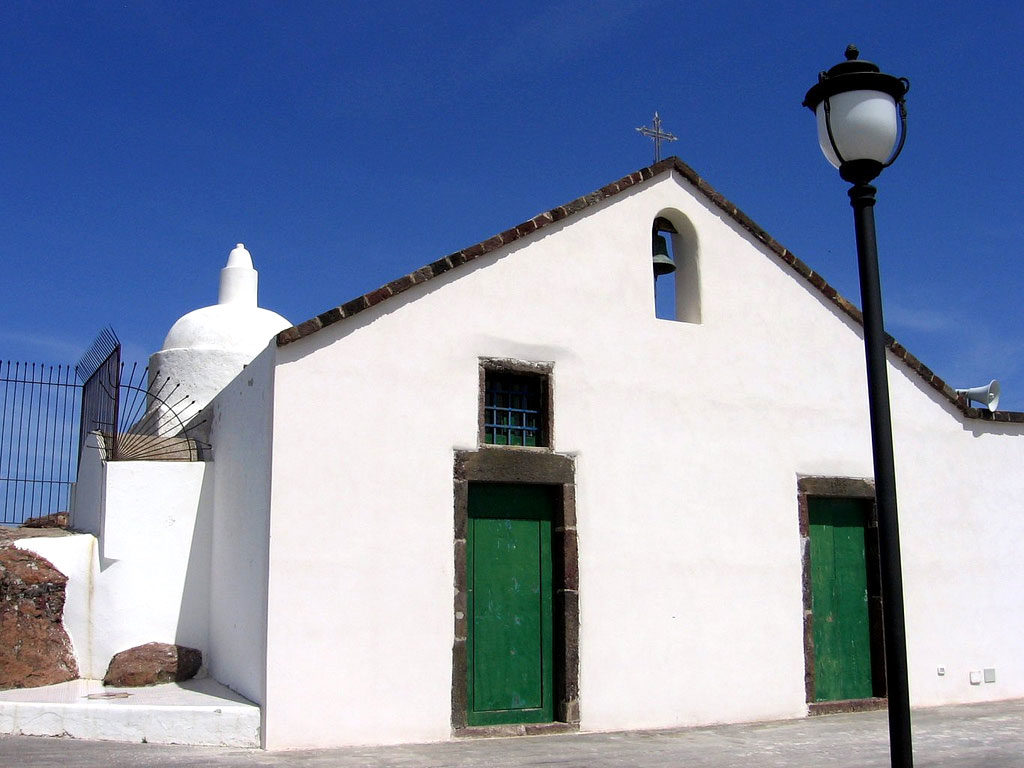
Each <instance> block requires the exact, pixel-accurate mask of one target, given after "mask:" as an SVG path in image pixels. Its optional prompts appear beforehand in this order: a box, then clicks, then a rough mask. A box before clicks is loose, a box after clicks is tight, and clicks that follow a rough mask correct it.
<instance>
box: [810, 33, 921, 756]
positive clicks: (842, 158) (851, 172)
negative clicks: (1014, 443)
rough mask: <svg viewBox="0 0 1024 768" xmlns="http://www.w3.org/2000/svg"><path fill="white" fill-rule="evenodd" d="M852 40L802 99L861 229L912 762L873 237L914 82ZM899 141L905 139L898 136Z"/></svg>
mask: <svg viewBox="0 0 1024 768" xmlns="http://www.w3.org/2000/svg"><path fill="white" fill-rule="evenodd" d="M859 55H860V52H859V51H858V50H857V49H856V47H854V46H852V45H851V46H848V47H847V49H846V61H844V62H841V63H839V64H836V65H835V66H834V67H832V68H831V69H829V70H828V71H827V72H822V73H821V74H820V75H818V82H817V83H816V84H815V85H814V86H813V87H812V88H811V89H810V90H809V91H808V92H807V96H806V97H805V98H804V106H805V107H808V108H810V109H811V110H812V111H813V112H814V113H815V115H816V116H817V120H818V142H819V143H820V144H821V151H822V152H823V153H824V154H825V157H826V158H827V159H828V161H829V162H830V163H832V165H834V166H835V167H836V168H838V169H839V175H840V176H841V177H842V178H843V179H844V180H846V181H848V182H850V183H851V184H852V185H853V186H852V187H851V188H850V190H849V192H848V194H849V196H850V204H851V205H852V206H853V212H854V224H855V228H856V234H857V262H858V265H859V269H860V294H861V303H862V304H863V316H864V353H865V358H866V361H867V374H868V376H867V378H868V405H869V410H870V416H871V446H872V458H873V461H874V471H875V503H876V505H877V508H878V539H879V549H880V554H881V558H880V560H881V571H882V573H881V577H882V629H883V634H884V638H885V639H884V644H885V682H886V695H887V697H888V706H889V755H890V759H891V761H892V765H893V766H894V768H895V767H897V766H898V768H912V766H913V764H914V756H913V748H912V744H911V735H910V692H909V688H908V684H907V637H906V629H905V626H904V620H903V576H902V571H901V566H900V535H899V525H898V523H897V514H896V470H895V467H894V461H893V450H892V420H891V417H890V413H889V379H888V374H887V372H886V368H885V348H886V343H885V328H884V325H883V322H882V292H881V286H880V283H879V278H878V249H877V247H876V244H875V213H874V205H875V192H876V191H877V190H876V189H875V188H874V187H873V186H871V184H870V183H869V182H871V181H873V180H874V179H875V178H876V177H877V176H878V174H880V173H881V172H882V170H883V169H885V168H887V167H889V166H890V165H892V162H893V161H894V160H895V159H896V157H897V156H898V155H899V153H900V150H902V149H903V140H904V138H905V137H906V120H907V112H906V107H905V106H904V100H903V99H904V96H905V95H906V93H907V88H908V87H909V85H910V84H909V83H908V82H907V80H906V78H899V77H893V76H892V75H886V74H884V73H882V72H881V71H879V69H878V66H877V65H875V64H872V63H871V62H869V61H861V60H859V59H858V58H857V57H858V56H859ZM897 141H898V142H899V143H897Z"/></svg>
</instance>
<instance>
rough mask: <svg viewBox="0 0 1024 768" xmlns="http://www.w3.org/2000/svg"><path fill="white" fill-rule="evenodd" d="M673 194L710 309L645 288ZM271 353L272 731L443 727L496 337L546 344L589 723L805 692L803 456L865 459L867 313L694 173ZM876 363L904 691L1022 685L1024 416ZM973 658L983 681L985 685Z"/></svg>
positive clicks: (823, 461)
mask: <svg viewBox="0 0 1024 768" xmlns="http://www.w3.org/2000/svg"><path fill="white" fill-rule="evenodd" d="M668 209H672V210H675V211H677V212H679V213H681V214H682V215H684V216H686V217H688V219H689V221H690V222H691V223H692V224H693V227H694V229H695V231H696V233H697V237H698V238H699V245H698V251H699V272H700V275H701V314H702V322H701V323H700V324H688V323H676V322H671V321H659V320H656V319H655V318H654V310H653V303H654V302H653V290H652V280H651V266H650V227H651V221H652V220H653V218H654V217H655V216H656V215H659V214H661V213H664V212H665V211H666V210H668ZM673 215H676V214H673ZM277 355H278V358H277V359H278V365H277V368H276V373H275V377H274V393H275V397H274V429H273V462H272V464H273V485H272V492H271V500H272V501H271V520H270V529H269V533H270V570H271V578H270V583H269V592H268V611H269V616H270V623H269V628H268V635H267V670H268V671H267V691H266V696H267V698H266V703H267V707H266V712H265V718H266V721H265V729H266V730H265V737H266V740H267V746H269V747H271V748H286V747H301V746H310V745H327V744H356V743H368V742H400V741H426V740H437V739H446V738H449V737H450V729H451V726H450V720H451V709H450V707H451V684H452V680H451V659H452V642H453V619H452V599H453V592H454V588H453V582H454V564H453V560H454V558H453V541H452V540H453V531H452V526H453V490H452V486H453V484H452V459H453V449H459V448H465V449H472V448H475V447H476V445H477V402H478V401H477V398H478V388H479V382H478V359H479V358H480V357H507V358H518V359H524V360H532V361H550V362H553V364H554V373H553V375H552V386H553V392H554V430H553V431H554V449H555V450H556V451H558V452H560V453H568V454H572V455H574V457H575V461H576V503H577V517H578V537H579V566H580V576H579V580H580V621H581V626H580V649H579V650H580V706H581V715H582V722H581V726H582V727H583V728H584V729H618V728H655V727H665V726H678V725H693V724H702V723H713V722H723V721H743V720H755V719H772V718H785V717H797V716H801V715H803V714H804V713H805V712H806V704H805V700H804V698H805V693H804V656H803V654H804V648H803V624H802V597H801V568H802V565H801V547H800V537H799V530H798V516H797V501H796V497H797V478H798V476H800V475H828V476H842V477H857V478H864V477H870V475H871V458H870V444H869V432H868V423H867V408H866V388H865V384H864V363H863V347H862V343H861V340H860V336H859V328H858V327H857V326H856V325H855V324H853V323H852V321H850V320H849V319H848V318H847V317H845V316H844V315H842V314H841V313H839V312H838V311H837V310H836V309H835V308H834V307H832V306H831V305H830V304H829V303H828V302H827V301H826V300H825V299H824V298H823V297H821V295H820V294H818V293H817V292H816V291H815V290H814V289H813V288H811V287H810V286H809V285H808V284H806V283H805V282H804V281H802V280H801V279H798V278H796V277H795V276H794V275H793V273H792V272H791V271H790V270H789V268H788V267H787V266H785V265H784V264H782V263H781V262H780V261H779V260H777V259H776V258H775V257H774V256H771V255H768V254H767V253H766V251H765V249H763V248H762V247H761V246H760V245H759V244H757V243H756V242H755V241H753V239H752V238H751V237H750V236H749V234H748V233H746V232H745V231H744V230H742V229H741V228H740V227H738V226H737V225H736V224H735V223H734V222H733V221H732V220H731V219H728V218H727V217H725V216H724V215H723V214H722V213H721V212H720V211H718V210H717V209H712V208H709V207H708V205H707V204H706V203H705V202H704V200H703V198H701V197H699V196H695V195H693V194H691V192H690V188H689V187H688V184H687V183H686V182H685V181H682V180H680V179H678V177H672V178H670V177H669V176H668V175H667V174H666V175H664V176H661V177H659V178H658V179H655V180H652V181H650V182H647V183H645V184H644V185H642V186H641V187H640V188H634V189H633V190H631V191H630V192H627V193H623V194H620V195H618V196H617V197H615V198H614V199H613V200H612V201H610V202H609V201H606V202H605V203H603V204H600V205H597V206H593V207H591V208H589V209H587V211H585V212H584V214H583V215H581V216H578V217H575V218H573V219H570V220H569V222H568V223H566V222H564V221H563V222H560V223H558V224H554V225H551V226H548V227H546V228H544V229H543V230H541V231H539V232H538V233H535V234H534V235H531V236H528V237H526V238H524V239H522V240H520V241H517V242H516V243H513V244H512V245H511V246H509V247H507V248H505V249H502V250H501V251H499V252H497V253H493V254H490V255H488V256H485V257H482V258H480V259H478V260H477V261H476V262H473V263H472V264H471V265H467V266H465V267H461V268H459V269H457V270H455V271H454V272H449V273H446V274H445V275H443V276H441V277H438V278H435V279H434V280H432V281H430V282H428V283H427V284H425V285H422V286H416V287H414V288H412V289H410V290H409V291H407V292H405V293H404V294H402V295H401V296H399V297H396V298H393V299H390V300H388V301H386V302H384V303H383V304H382V305H379V306H378V307H375V308H372V309H370V310H367V311H364V312H363V313H361V314H359V315H357V316H356V317H354V318H352V319H350V320H348V321H345V322H342V323H339V324H336V325H334V326H330V327H328V328H325V329H324V330H321V331H319V332H318V333H316V334H314V335H313V336H312V337H310V338H307V339H302V340H299V341H297V342H294V343H292V344H289V345H287V346H285V347H282V348H280V349H279V350H278V351H277ZM890 377H891V389H892V401H893V411H894V422H895V430H896V451H897V456H898V467H897V471H898V482H899V492H900V503H901V521H902V530H903V545H904V570H905V577H904V578H905V584H906V590H907V598H906V602H907V622H908V631H909V633H910V666H911V685H912V695H913V698H914V702H915V703H918V704H929V703H940V702H942V701H966V700H972V699H977V698H1003V697H1007V696H1020V695H1024V669H1022V667H1021V660H1020V659H1019V658H1018V655H1017V654H1016V653H1015V649H1016V648H1018V647H1019V638H1020V636H1021V631H1020V630H1021V624H1020V622H1021V619H1020V616H1021V615H1022V614H1024V599H1022V598H1021V595H1024V574H1022V569H1021V568H1020V567H1019V565H1018V563H1017V560H1016V558H1014V557H1013V553H1012V551H1011V549H1012V546H1013V544H1012V542H1014V541H1019V540H1020V535H1021V533H1024V531H1022V530H1021V527H1022V526H1021V523H1020V522H1019V521H1020V520H1022V519H1024V517H1022V516H1021V515H1020V512H1021V507H1022V506H1024V499H1022V498H1021V494H1022V491H1021V482H1020V480H1019V475H1018V473H1017V472H1016V471H1015V469H1016V468H1019V466H1020V462H1021V458H1024V440H1022V439H1021V437H1020V434H1021V429H1020V428H1019V426H1009V425H1007V426H1002V427H998V426H997V427H993V426H992V425H989V424H984V423H982V422H971V423H968V424H965V423H964V421H963V419H962V417H961V416H959V415H958V414H957V413H956V412H955V411H954V409H953V408H952V407H951V406H949V405H948V404H946V403H944V402H941V401H940V400H939V399H938V397H937V396H936V395H935V393H933V392H932V391H931V390H930V389H928V388H927V387H923V386H922V384H921V383H920V381H919V380H918V379H917V378H916V377H915V376H913V375H911V374H908V373H907V372H905V371H904V369H902V368H891V370H890ZM938 664H943V665H945V666H946V669H947V675H946V676H945V677H944V678H938V677H937V676H936V674H935V667H936V665H938ZM975 665H977V666H975ZM982 665H983V666H995V667H996V668H997V673H998V677H997V682H996V683H995V684H989V685H983V686H980V687H971V686H970V685H969V683H968V682H967V679H966V676H965V674H964V671H965V670H966V669H967V668H969V667H970V668H980V667H981V666H982ZM310 701H315V702H317V704H316V706H309V705H308V702H310Z"/></svg>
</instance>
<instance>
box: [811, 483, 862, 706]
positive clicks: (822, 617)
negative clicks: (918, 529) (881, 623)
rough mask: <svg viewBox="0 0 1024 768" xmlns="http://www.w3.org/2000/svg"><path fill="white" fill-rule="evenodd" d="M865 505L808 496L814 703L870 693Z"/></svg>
mask: <svg viewBox="0 0 1024 768" xmlns="http://www.w3.org/2000/svg"><path fill="white" fill-rule="evenodd" d="M869 505H870V502H867V501H865V500H863V499H842V498H814V497H812V498H810V499H808V513H809V523H810V533H811V613H812V616H813V620H814V698H815V700H816V701H836V700H840V699H862V698H868V697H870V696H871V695H872V683H871V679H872V678H871V674H872V669H871V653H872V649H871V627H870V617H869V607H868V574H867V558H866V553H865V533H866V531H867V518H868V510H869V509H870V506H869Z"/></svg>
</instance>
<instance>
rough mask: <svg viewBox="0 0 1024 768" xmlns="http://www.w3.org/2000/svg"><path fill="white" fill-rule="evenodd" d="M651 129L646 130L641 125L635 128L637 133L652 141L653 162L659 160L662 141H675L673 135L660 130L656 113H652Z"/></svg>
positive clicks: (645, 127) (646, 128) (644, 126)
mask: <svg viewBox="0 0 1024 768" xmlns="http://www.w3.org/2000/svg"><path fill="white" fill-rule="evenodd" d="M651 124H652V125H653V126H654V127H653V128H648V127H647V126H646V125H642V126H640V127H639V128H637V131H639V132H640V133H642V134H643V135H644V136H648V137H650V138H652V139H654V162H658V161H659V160H661V142H663V141H675V140H676V137H675V135H673V134H671V133H669V132H668V131H663V130H661V117H660V116H659V115H658V113H657V112H655V113H654V120H653V121H652V122H651Z"/></svg>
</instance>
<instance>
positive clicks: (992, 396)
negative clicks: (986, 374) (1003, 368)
mask: <svg viewBox="0 0 1024 768" xmlns="http://www.w3.org/2000/svg"><path fill="white" fill-rule="evenodd" d="M956 393H957V394H958V395H963V396H964V397H966V398H967V402H968V403H970V402H972V401H973V402H975V403H981V404H982V405H984V406H985V407H986V408H988V409H989V410H990V411H994V410H995V409H996V408H998V407H999V382H998V381H996V380H995V379H992V381H990V382H989V384H988V386H987V387H973V388H971V389H958V390H957V391H956Z"/></svg>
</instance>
